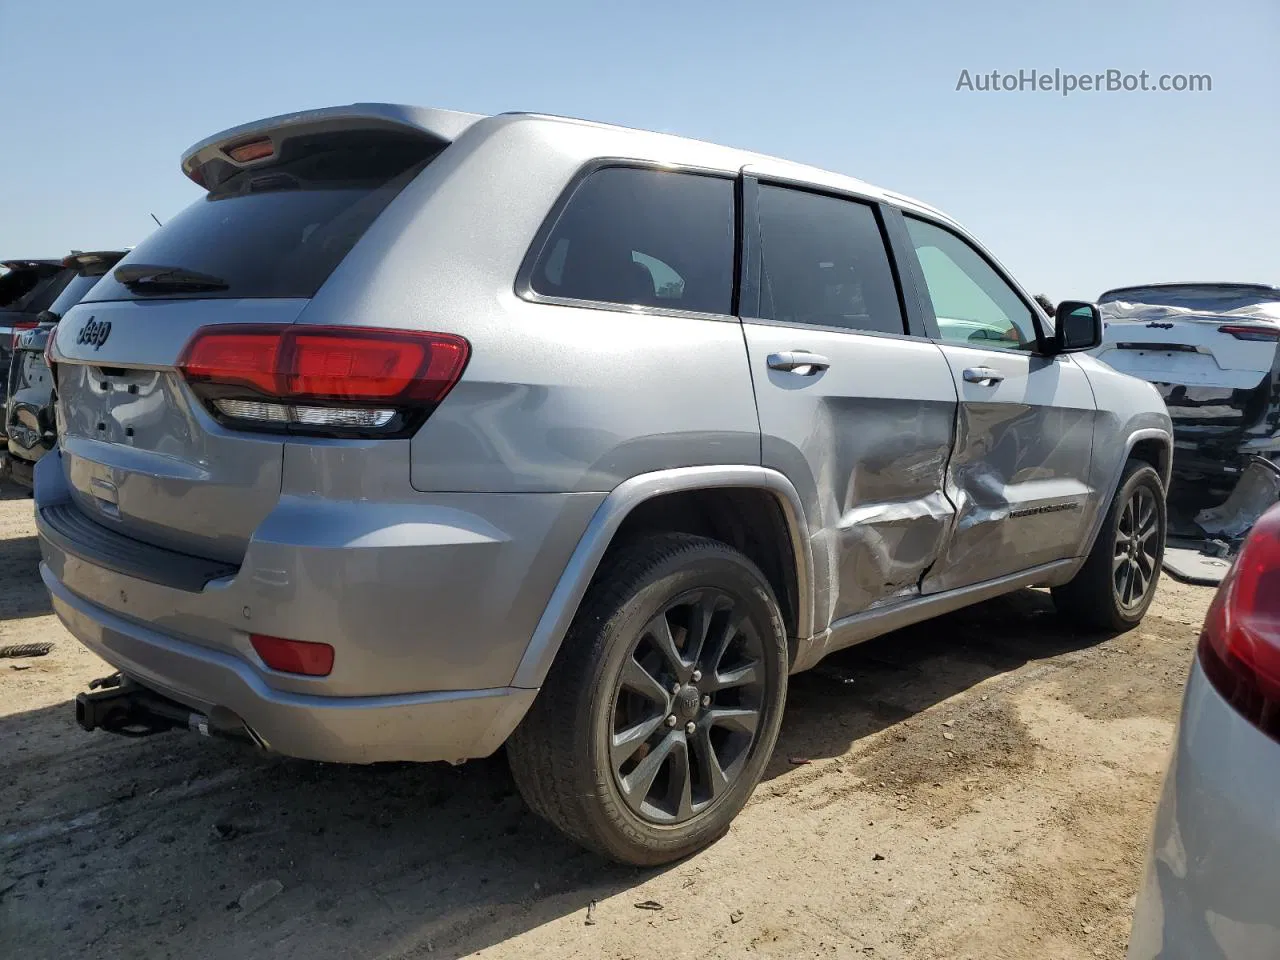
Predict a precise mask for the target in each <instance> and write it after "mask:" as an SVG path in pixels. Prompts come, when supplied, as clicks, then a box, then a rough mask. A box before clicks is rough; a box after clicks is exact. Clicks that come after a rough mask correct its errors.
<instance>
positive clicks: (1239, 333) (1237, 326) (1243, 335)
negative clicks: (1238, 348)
mask: <svg viewBox="0 0 1280 960" xmlns="http://www.w3.org/2000/svg"><path fill="white" fill-rule="evenodd" d="M1218 332H1219V333H1229V334H1231V336H1233V337H1235V338H1236V339H1237V340H1266V341H1269V342H1271V343H1275V342H1276V341H1277V340H1280V327H1264V326H1262V325H1260V324H1252V323H1224V324H1223V325H1222V326H1220V327H1219V328H1218Z"/></svg>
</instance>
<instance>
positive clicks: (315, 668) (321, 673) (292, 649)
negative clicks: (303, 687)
mask: <svg viewBox="0 0 1280 960" xmlns="http://www.w3.org/2000/svg"><path fill="white" fill-rule="evenodd" d="M249 642H250V643H252V644H253V649H254V650H256V651H258V656H260V657H261V658H262V662H263V663H265V664H266V665H267V666H268V667H270V668H271V669H272V670H279V671H280V672H281V673H301V674H303V675H304V676H308V677H327V676H328V675H329V674H330V673H331V672H332V671H333V647H331V646H329V644H327V643H311V642H309V641H306V640H286V639H284V638H283V637H268V636H266V635H265V634H261V633H254V634H250V635H249Z"/></svg>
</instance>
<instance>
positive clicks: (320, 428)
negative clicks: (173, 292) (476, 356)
mask: <svg viewBox="0 0 1280 960" xmlns="http://www.w3.org/2000/svg"><path fill="white" fill-rule="evenodd" d="M470 353H471V347H470V344H468V343H467V341H466V340H465V339H464V338H463V337H459V336H456V335H455V334H451V333H425V332H422V331H417V330H387V329H382V328H373V327H305V326H283V327H281V326H241V325H227V326H220V327H204V328H202V329H200V330H198V331H197V332H196V334H195V336H194V337H192V339H191V342H190V343H188V344H187V347H186V349H185V350H183V353H182V357H181V359H180V360H179V361H178V368H179V369H180V370H181V371H182V374H183V376H184V377H186V379H187V382H188V383H190V384H191V386H192V389H193V390H195V392H196V393H197V394H198V395H199V396H200V397H201V399H202V400H204V401H205V403H206V404H207V405H208V406H209V407H210V409H211V410H212V411H213V412H214V414H215V416H219V417H220V418H221V419H224V420H228V421H231V422H235V423H240V424H246V423H247V424H254V425H256V426H259V427H261V428H265V429H277V430H279V429H287V430H289V431H290V432H298V433H307V434H321V435H332V434H335V433H339V434H352V435H359V436H400V435H404V434H406V433H407V432H409V431H411V430H413V429H416V428H417V426H418V425H420V424H421V422H422V420H423V419H425V418H426V416H427V415H428V414H430V412H431V410H433V409H434V408H435V406H436V405H437V404H439V403H440V401H441V400H443V399H444V398H445V396H446V395H447V394H448V393H449V391H450V390H452V389H453V386H454V384H456V383H457V382H458V379H459V378H460V377H461V376H462V372H463V370H464V369H465V368H466V365H467V360H468V358H469V357H470Z"/></svg>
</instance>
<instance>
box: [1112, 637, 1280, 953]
mask: <svg viewBox="0 0 1280 960" xmlns="http://www.w3.org/2000/svg"><path fill="white" fill-rule="evenodd" d="M1128 956H1129V960H1157V958H1159V960H1206V958H1215V960H1271V958H1274V957H1280V743H1276V742H1275V741H1274V740H1272V739H1271V738H1269V737H1268V736H1266V734H1264V733H1261V732H1260V731H1259V730H1257V729H1256V728H1254V727H1253V726H1251V725H1250V724H1249V722H1248V721H1247V720H1245V719H1244V718H1243V717H1242V716H1240V714H1238V713H1237V712H1236V711H1235V710H1234V709H1233V708H1232V707H1231V706H1230V704H1228V703H1227V702H1226V701H1225V700H1224V699H1223V698H1222V696H1221V695H1220V694H1219V693H1218V692H1217V691H1216V690H1215V689H1214V688H1213V686H1212V684H1210V683H1209V680H1208V678H1207V677H1206V676H1205V674H1204V671H1203V670H1202V669H1201V667H1200V662H1199V660H1198V659H1197V660H1196V662H1195V664H1194V666H1193V667H1192V669H1191V676H1190V679H1189V680H1188V681H1187V691H1186V696H1185V699H1184V701H1183V707H1182V719H1181V721H1180V722H1179V725H1178V731H1177V736H1176V738H1175V741H1174V748H1173V755H1172V758H1171V759H1170V762H1169V770H1168V773H1167V774H1166V775H1165V781H1164V790H1163V793H1162V795H1161V798H1160V804H1159V807H1158V808H1157V810H1156V821H1155V830H1154V833H1153V835H1152V839H1151V846H1150V849H1149V851H1148V858H1147V867H1146V875H1145V878H1144V880H1143V884H1142V887H1141V888H1140V890H1139V892H1138V901H1137V905H1136V908H1135V910H1134V917H1133V932H1132V935H1131V937H1130V940H1129V954H1128Z"/></svg>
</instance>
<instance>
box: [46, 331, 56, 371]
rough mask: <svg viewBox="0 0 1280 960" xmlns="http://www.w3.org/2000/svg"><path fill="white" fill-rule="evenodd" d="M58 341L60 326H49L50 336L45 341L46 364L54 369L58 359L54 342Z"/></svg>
mask: <svg viewBox="0 0 1280 960" xmlns="http://www.w3.org/2000/svg"><path fill="white" fill-rule="evenodd" d="M57 342H58V326H57V324H54V325H53V326H52V327H50V328H49V336H48V338H47V339H46V340H45V342H44V365H45V366H46V367H48V368H49V369H50V370H52V369H53V365H54V362H55V361H56V360H57V351H56V350H55V349H54V344H56V343H57Z"/></svg>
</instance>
